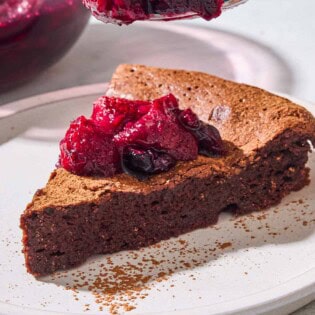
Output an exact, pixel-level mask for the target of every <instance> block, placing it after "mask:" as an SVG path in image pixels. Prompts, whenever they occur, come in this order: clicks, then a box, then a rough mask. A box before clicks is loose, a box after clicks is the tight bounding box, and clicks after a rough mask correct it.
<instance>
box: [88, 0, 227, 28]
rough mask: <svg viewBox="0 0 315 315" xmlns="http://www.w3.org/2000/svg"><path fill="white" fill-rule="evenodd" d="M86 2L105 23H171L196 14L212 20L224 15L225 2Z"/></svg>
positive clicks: (221, 0)
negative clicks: (141, 21)
mask: <svg viewBox="0 0 315 315" xmlns="http://www.w3.org/2000/svg"><path fill="white" fill-rule="evenodd" d="M83 3H84V4H85V6H86V7H87V8H89V9H90V10H91V11H92V13H93V15H94V16H95V17H96V18H97V19H99V20H102V21H103V22H106V23H117V24H130V23H132V22H134V21H137V20H148V19H151V18H156V17H159V19H161V18H162V19H165V20H169V19H179V18H183V17H184V16H192V15H199V16H200V17H202V18H204V19H205V20H211V19H213V18H215V17H218V16H219V15H220V14H221V9H222V6H223V3H224V0H188V1H187V0H174V1H170V0H83Z"/></svg>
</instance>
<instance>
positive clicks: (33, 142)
mask: <svg viewBox="0 0 315 315" xmlns="http://www.w3.org/2000/svg"><path fill="white" fill-rule="evenodd" d="M104 91H105V84H99V85H92V86H84V87H78V88H73V89H70V90H63V91H58V92H54V93H49V94H46V95H41V96H36V97H33V98H30V99H25V100H22V101H19V102H16V103H12V104H9V105H6V106H3V107H0V144H1V145H0V221H1V229H0V313H1V314H56V313H60V314H66V313H70V314H81V313H84V314H98V313H101V314H107V313H108V310H109V308H107V307H104V310H103V312H100V311H99V307H100V304H98V303H96V299H95V296H94V295H93V294H92V292H91V291H89V290H87V288H86V287H84V288H81V289H78V291H77V293H75V292H73V291H71V290H66V289H65V288H66V286H67V283H68V284H69V285H70V286H71V287H73V286H74V285H75V284H77V282H76V281H78V280H79V283H82V282H84V281H83V280H82V279H78V274H80V275H81V276H86V275H88V274H89V278H90V279H89V280H88V282H89V284H91V283H92V282H93V281H95V279H96V278H97V277H98V276H99V280H100V281H103V284H104V283H106V286H105V287H107V288H109V287H110V284H109V281H108V277H109V276H110V274H113V273H115V271H116V275H117V276H116V278H115V277H114V278H113V279H114V280H112V282H114V283H115V284H116V285H117V286H118V289H119V288H120V289H121V286H122V285H123V286H124V287H125V288H126V287H128V288H129V289H130V290H129V296H131V297H135V299H134V300H132V299H130V298H129V299H128V298H126V292H125V291H124V290H122V291H121V292H120V293H119V294H117V295H116V296H115V297H113V299H114V302H115V303H116V304H115V303H114V302H113V303H112V305H114V304H115V305H116V306H117V308H116V310H118V311H119V312H123V309H124V308H123V304H125V303H126V304H127V305H128V306H135V307H136V308H135V309H133V310H132V311H130V313H128V314H152V313H159V314H160V313H164V314H174V313H176V314H260V313H268V314H269V313H270V314H271V313H274V314H287V313H288V312H291V311H293V310H295V309H297V308H299V307H301V306H302V305H303V304H306V303H308V302H310V301H311V300H312V299H314V298H315V245H314V244H315V232H314V226H315V185H314V182H315V156H314V154H313V155H312V156H311V157H310V162H309V165H310V167H311V169H312V172H311V178H312V184H311V185H309V186H308V187H306V188H304V189H303V190H302V191H300V192H296V193H292V194H291V195H290V196H288V197H287V198H285V199H284V200H283V202H282V203H281V205H279V206H278V207H275V208H273V209H270V210H269V211H266V212H262V213H255V214H253V215H250V216H246V217H243V218H239V219H233V218H231V217H229V216H228V215H224V216H223V217H221V218H220V222H219V224H218V225H216V226H215V227H212V228H208V229H203V230H198V231H195V232H194V233H189V234H186V235H183V236H182V237H180V238H179V239H172V240H169V241H166V242H162V243H161V246H159V247H150V248H147V249H144V250H141V251H137V252H122V253H118V254H115V255H110V256H101V257H94V258H92V259H90V260H89V261H88V262H87V263H86V264H84V265H83V266H81V267H79V268H77V269H75V270H72V271H69V272H64V273H60V274H59V275H58V276H57V277H56V276H55V277H46V278H44V279H39V280H35V279H34V278H33V277H32V276H31V275H29V274H27V273H26V270H25V267H24V266H23V262H24V260H23V256H22V254H21V231H20V229H19V217H20V214H21V213H22V211H23V209H24V208H25V206H26V204H27V202H29V201H30V200H31V198H32V195H33V193H34V192H35V191H36V189H37V188H39V187H42V186H43V185H45V183H46V181H47V178H48V176H49V174H50V171H51V170H52V169H53V168H54V165H55V162H56V159H57V157H58V140H59V139H60V138H61V137H62V136H63V134H64V131H65V128H66V127H67V126H68V123H69V121H70V120H71V119H73V118H75V117H76V116H78V115H80V114H82V113H83V114H87V115H88V114H89V113H90V112H91V104H92V102H93V100H94V99H95V98H96V97H97V96H98V95H100V94H103V93H104ZM299 103H300V104H303V105H304V106H305V107H306V108H308V109H309V110H310V111H312V112H313V113H314V112H315V111H314V107H313V106H312V105H310V104H308V103H304V102H302V101H300V102H299ZM150 255H152V257H154V259H153V258H152V257H151V256H150ZM109 257H110V258H111V260H112V264H111V265H110V264H108V258H109ZM144 258H145V259H146V262H144V263H143V267H142V270H141V271H139V270H137V269H135V268H134V267H132V266H129V267H128V262H129V264H132V265H136V266H138V264H139V262H141V261H143V259H144ZM157 262H158V263H157ZM101 264H104V266H103V267H102V266H100V265H101ZM113 266H116V267H117V268H116V269H114V270H113ZM104 268H105V269H106V268H107V269H110V270H107V271H106V272H105V275H103V276H100V272H101V271H103V273H104ZM176 268H177V270H175V269H176ZM170 269H172V270H173V271H174V273H172V274H169V270H170ZM121 270H124V271H125V272H127V273H128V274H130V273H133V275H129V276H128V277H124V276H123V275H122V273H121V272H120V271H121ZM161 272H162V274H161ZM135 273H136V274H138V275H140V278H141V279H142V280H143V277H148V278H147V279H148V280H149V281H148V282H147V283H146V284H145V286H146V288H145V289H143V288H142V289H141V290H140V291H139V292H137V291H136V290H135V288H134V283H130V281H131V280H133V281H134V280H135V278H136V276H135ZM164 274H166V276H165V277H164V276H163V275H164ZM106 278H107V280H106V281H105V279H106ZM126 279H127V280H128V281H129V282H128V281H127V280H126ZM131 282H132V281H131ZM140 282H141V281H140ZM141 287H143V285H141ZM103 289H104V285H103ZM116 289H117V288H116ZM137 293H138V294H139V295H140V297H137ZM127 295H128V294H127ZM109 298H110V296H109V295H106V296H104V295H101V296H100V297H99V301H98V302H104V301H105V300H109ZM124 298H125V299H127V301H126V302H123V301H122V300H123V299H124ZM117 304H118V305H117Z"/></svg>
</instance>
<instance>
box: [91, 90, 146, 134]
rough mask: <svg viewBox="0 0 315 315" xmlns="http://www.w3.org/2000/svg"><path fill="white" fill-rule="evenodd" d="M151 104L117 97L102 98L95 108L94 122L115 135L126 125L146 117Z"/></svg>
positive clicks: (95, 104)
mask: <svg viewBox="0 0 315 315" xmlns="http://www.w3.org/2000/svg"><path fill="white" fill-rule="evenodd" d="M149 105H150V102H145V101H130V100H127V99H122V98H115V97H107V96H102V97H100V98H99V99H98V100H97V101H96V102H95V103H94V106H93V112H92V116H91V118H92V120H94V121H95V122H96V123H97V124H98V125H99V126H101V127H102V128H103V130H104V132H106V133H110V134H113V133H115V132H117V131H119V130H121V128H122V127H124V126H125V125H126V123H127V122H129V121H135V120H137V119H139V118H140V117H142V116H143V115H145V114H146V113H147V112H148V111H149V109H150V106H149Z"/></svg>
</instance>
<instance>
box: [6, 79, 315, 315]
mask: <svg viewBox="0 0 315 315" xmlns="http://www.w3.org/2000/svg"><path fill="white" fill-rule="evenodd" d="M107 85H108V83H105V82H104V83H97V84H91V85H82V86H75V87H72V88H67V89H62V90H57V91H52V92H49V93H44V94H39V95H35V96H32V97H28V98H24V99H21V100H18V101H14V102H11V103H8V104H5V105H1V106H0V123H1V121H3V120H5V119H7V118H9V117H12V116H14V115H16V114H19V113H21V112H23V111H28V110H32V109H35V108H37V107H41V106H48V105H49V104H51V103H54V102H57V101H62V100H67V99H75V98H80V97H83V96H88V95H93V94H100V95H102V94H104V92H105V91H106V87H107ZM272 93H273V94H276V95H279V96H281V97H285V98H287V99H289V100H291V101H292V102H294V103H296V104H300V105H301V106H304V107H306V109H307V110H309V111H310V112H311V113H313V114H314V113H315V104H313V103H311V102H308V101H304V100H300V99H297V98H295V97H292V96H289V95H287V94H283V93H277V92H272ZM1 144H2V143H0V145H1ZM312 279H314V280H312ZM248 297H250V298H251V299H250V303H248V300H249V299H248ZM302 299H306V300H309V302H311V301H312V300H313V299H315V266H314V267H313V268H311V269H309V270H308V271H306V272H304V273H302V274H301V275H298V276H296V277H294V278H292V279H290V280H288V281H287V282H284V283H282V284H280V285H277V286H275V287H272V288H270V289H266V290H263V291H260V292H257V293H253V294H249V295H247V296H245V297H242V298H237V299H232V300H231V301H228V302H220V303H217V304H213V305H208V306H200V307H195V308H193V309H183V310H178V311H171V312H167V314H170V315H171V314H174V315H175V314H176V315H184V314H191V315H195V314H210V312H211V314H217V315H218V314H248V312H259V313H266V312H271V311H276V310H280V309H281V308H283V307H285V306H287V305H289V304H292V303H295V302H298V301H300V300H302ZM246 302H247V304H246ZM305 304H307V302H305V303H304V305H305ZM0 308H1V311H0V312H3V311H4V313H3V314H25V315H28V314H34V315H35V314H47V315H48V314H51V315H58V314H60V315H61V314H63V313H60V312H54V311H47V310H44V309H43V310H41V309H36V308H31V307H22V306H19V305H15V304H10V303H5V302H3V301H0ZM71 314H74V315H80V314H82V313H71ZM91 314H92V313H91ZM142 314H148V315H149V314H152V315H153V314H166V313H165V312H158V311H157V312H150V313H142Z"/></svg>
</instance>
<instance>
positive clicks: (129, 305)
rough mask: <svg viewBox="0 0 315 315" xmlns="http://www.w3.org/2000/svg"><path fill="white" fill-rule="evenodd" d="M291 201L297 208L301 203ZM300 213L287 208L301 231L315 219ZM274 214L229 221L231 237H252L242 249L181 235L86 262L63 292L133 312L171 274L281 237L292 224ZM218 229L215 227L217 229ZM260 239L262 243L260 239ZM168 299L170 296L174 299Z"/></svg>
mask: <svg viewBox="0 0 315 315" xmlns="http://www.w3.org/2000/svg"><path fill="white" fill-rule="evenodd" d="M292 203H293V204H302V202H301V200H298V201H294V202H292ZM292 203H291V204H292ZM278 212H279V214H278ZM305 214H306V212H304V210H303V211H302V212H300V213H297V212H296V211H295V210H294V209H292V217H294V220H295V223H299V222H300V223H299V224H301V223H302V225H303V226H305V227H306V226H308V225H310V224H311V223H314V222H315V220H311V221H306V220H305V218H304V215H305ZM273 215H277V216H280V215H281V211H278V210H277V209H276V210H275V211H269V212H265V211H262V212H260V213H257V214H254V215H253V214H252V215H249V216H242V217H237V218H234V219H231V221H232V223H231V226H232V227H234V229H235V231H234V232H235V233H236V234H234V235H238V234H240V232H241V231H239V230H240V229H241V230H242V231H243V232H242V233H245V235H246V234H247V233H249V232H250V233H251V234H250V235H249V236H246V237H245V238H246V240H247V241H248V243H246V244H243V245H242V247H238V246H239V244H237V240H233V239H231V240H229V239H226V238H222V239H220V240H214V241H211V243H204V244H199V243H195V242H194V241H189V242H188V241H187V240H185V239H184V238H186V237H187V235H185V236H183V238H179V239H175V240H169V241H164V242H161V243H158V244H155V245H152V246H150V247H148V248H146V249H140V250H138V251H129V252H127V253H126V252H125V253H124V254H122V253H118V254H114V255H112V256H107V257H103V258H102V261H100V262H99V264H97V267H96V265H95V262H93V263H91V267H90V268H89V269H88V272H86V271H84V272H83V271H75V272H72V273H71V276H72V281H71V283H67V285H66V289H67V290H72V292H73V296H74V298H75V300H79V293H80V291H81V290H83V291H84V290H88V291H89V292H90V293H92V295H93V296H94V300H95V302H96V304H97V305H98V310H99V311H105V310H106V311H107V312H109V313H110V314H121V313H125V312H129V311H132V310H134V309H136V308H137V304H138V302H139V301H141V300H144V299H146V298H147V297H148V295H149V293H150V291H152V290H156V291H158V292H159V291H161V289H162V288H165V290H166V291H169V290H174V289H176V286H175V284H174V282H173V280H172V278H171V276H172V275H173V274H174V273H175V272H176V273H178V272H184V271H187V270H193V269H194V268H196V267H199V266H202V265H204V264H207V263H209V262H211V261H213V260H216V259H218V258H219V257H220V256H222V255H226V253H228V252H229V251H231V250H233V249H237V248H244V250H245V251H248V249H246V248H245V246H246V247H248V248H249V247H251V246H253V245H254V244H255V242H258V243H257V244H259V242H260V243H261V244H265V243H268V242H269V241H268V238H269V240H270V239H274V238H276V237H281V233H291V229H292V225H289V224H288V222H285V220H284V221H283V225H282V226H281V227H280V226H278V225H274V224H273V217H270V216H273ZM286 224H287V225H286ZM254 226H255V227H254ZM217 229H220V225H218V226H217ZM231 235H233V233H231ZM243 235H244V234H243ZM261 236H263V237H264V239H261ZM188 237H189V234H188ZM256 239H257V241H256ZM259 239H260V241H259ZM189 240H190V238H189ZM235 242H236V243H235ZM250 242H252V244H251V243H250ZM254 246H255V245H254ZM92 266H93V267H92ZM67 275H69V274H68V273H62V272H61V273H57V274H55V275H54V276H53V277H54V278H62V277H67ZM243 275H245V276H246V275H248V272H247V271H245V272H243ZM188 278H189V279H191V280H198V272H197V271H196V270H194V273H192V274H190V275H189V276H188ZM184 283H185V282H183V284H184ZM165 286H167V287H165ZM173 297H175V296H174V295H173ZM90 309H91V306H90V305H89V304H86V305H85V309H84V310H85V311H88V310H90Z"/></svg>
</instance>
